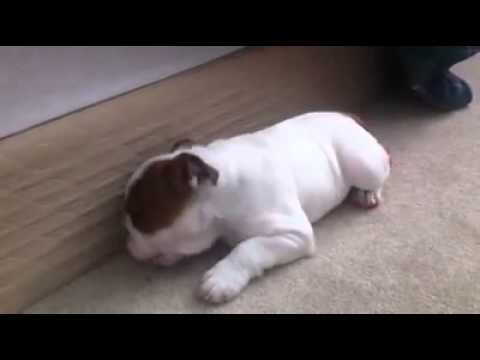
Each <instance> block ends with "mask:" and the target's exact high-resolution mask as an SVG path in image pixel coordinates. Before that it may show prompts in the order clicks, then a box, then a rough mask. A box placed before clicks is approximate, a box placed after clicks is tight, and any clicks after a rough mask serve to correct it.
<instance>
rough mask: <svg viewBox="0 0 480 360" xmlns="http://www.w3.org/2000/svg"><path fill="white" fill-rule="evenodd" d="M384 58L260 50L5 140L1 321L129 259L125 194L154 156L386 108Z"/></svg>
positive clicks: (0, 155) (1, 153) (0, 159)
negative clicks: (317, 114) (100, 267)
mask: <svg viewBox="0 0 480 360" xmlns="http://www.w3.org/2000/svg"><path fill="white" fill-rule="evenodd" d="M382 61H383V60H382V52H381V50H379V49H376V48H366V47H267V48H251V49H246V50H244V51H241V52H238V53H235V54H232V55H230V56H227V57H225V58H222V59H219V60H217V61H214V62H212V63H209V64H206V65H203V66H200V67H199V68H196V69H193V70H190V71H188V72H185V73H182V74H179V75H177V76H174V77H171V78H169V79H166V80H163V81H161V82H159V83H157V84H154V85H151V86H148V87H145V88H143V89H140V90H137V91H134V92H132V93H129V94H126V95H124V96H120V97H118V98H115V99H113V100H110V101H107V102H104V103H101V104H97V105H95V106H93V107H90V108H87V109H85V110H82V111H80V112H77V113H73V114H70V115H68V116H65V117H63V118H61V119H58V120H55V121H53V122H50V123H47V124H45V125H43V126H40V127H37V128H34V129H31V130H29V131H27V132H25V133H22V134H19V135H16V136H14V137H11V138H8V139H5V140H3V141H1V142H0V183H1V184H2V186H1V188H0V312H18V311H20V310H21V309H23V308H24V307H25V306H28V305H30V304H32V303H33V302H34V301H36V300H38V299H40V298H42V297H43V296H45V295H46V294H48V293H49V292H51V291H53V290H55V289H56V288H58V287H59V286H61V285H63V284H65V283H66V282H68V281H71V280H72V279H74V278H75V277H77V276H79V275H80V274H82V273H83V272H85V271H87V270H89V269H91V268H92V267H94V266H95V265H96V264H98V263H99V262H101V261H103V260H105V259H106V258H107V257H108V255H110V254H112V253H114V252H116V251H118V250H120V249H123V241H124V233H123V230H122V225H121V221H120V220H121V219H120V209H121V202H122V199H121V194H122V191H123V188H124V185H125V182H126V180H127V178H128V176H129V174H130V173H131V172H132V171H133V170H134V169H135V167H136V166H137V165H138V164H139V163H140V162H142V161H143V160H145V159H146V158H148V157H150V156H152V155H155V154H158V153H160V152H162V151H165V150H166V149H167V148H168V147H169V146H170V145H171V144H172V142H174V141H175V140H176V139H178V138H180V137H184V136H188V137H192V138H194V139H196V140H198V141H208V140H210V139H213V138H218V137H226V136H231V135H234V134H238V133H241V132H246V131H251V130H255V129H258V128H262V127H265V126H268V125H270V124H272V123H275V122H277V121H280V120H283V119H284V118H287V117H289V116H291V115H294V114H299V113H302V112H306V111H312V110H348V111H355V110H357V109H360V108H361V107H363V106H366V105H368V104H369V103H371V102H372V101H373V100H374V99H377V98H378V95H379V94H380V93H381V90H382V88H383V84H384V80H385V79H384V75H383V72H382V70H381V69H382V64H383V63H382Z"/></svg>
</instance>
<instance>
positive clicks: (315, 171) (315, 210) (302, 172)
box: [291, 149, 350, 222]
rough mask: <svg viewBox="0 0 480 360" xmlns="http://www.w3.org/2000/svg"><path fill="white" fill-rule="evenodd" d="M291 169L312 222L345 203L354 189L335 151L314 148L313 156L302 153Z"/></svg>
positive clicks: (301, 200)
mask: <svg viewBox="0 0 480 360" xmlns="http://www.w3.org/2000/svg"><path fill="white" fill-rule="evenodd" d="M295 160H296V161H292V165H291V169H292V174H293V177H294V179H295V183H296V186H297V193H298V198H299V200H300V204H301V205H302V208H303V210H304V211H305V214H306V215H307V217H308V219H309V220H310V222H315V221H317V220H319V219H320V218H322V217H323V216H325V215H326V214H327V213H328V212H330V211H331V210H333V209H334V208H335V207H337V206H338V205H339V204H341V203H342V202H343V201H344V200H345V198H346V196H347V195H348V193H349V191H350V184H349V182H348V181H347V179H345V177H344V175H343V173H342V171H341V168H340V165H339V163H338V158H337V156H336V154H335V152H334V151H333V150H330V149H324V151H318V150H317V149H312V151H311V152H310V157H308V156H298V157H297V159H295Z"/></svg>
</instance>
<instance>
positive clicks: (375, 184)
mask: <svg viewBox="0 0 480 360" xmlns="http://www.w3.org/2000/svg"><path fill="white" fill-rule="evenodd" d="M181 152H186V153H190V154H194V155H196V156H198V157H199V158H201V159H202V160H203V161H204V162H205V163H207V164H209V165H210V166H211V167H213V168H215V169H217V170H218V172H219V179H218V184H217V186H210V185H205V186H203V185H202V186H200V185H197V184H196V183H195V179H194V182H193V183H192V186H197V189H196V191H197V196H196V197H195V199H194V201H193V202H192V204H191V206H189V207H188V208H187V209H185V210H184V211H183V212H182V213H181V214H180V215H179V217H178V218H177V219H176V220H175V222H174V223H173V224H172V225H171V226H169V227H168V228H165V229H162V230H159V231H157V232H155V233H154V234H150V235H147V234H142V233H141V232H139V231H138V230H136V229H135V228H134V226H133V225H132V223H131V221H130V220H129V219H128V217H127V220H126V226H127V228H128V230H129V233H130V240H129V243H128V249H129V251H130V253H131V254H132V255H133V256H134V257H135V258H137V259H140V260H150V261H153V262H154V263H157V264H161V265H171V264H173V263H175V262H176V261H178V260H179V259H180V258H182V257H184V256H188V255H194V254H198V253H200V252H202V251H204V250H206V249H208V248H210V247H211V246H212V245H213V244H214V242H215V241H216V240H217V239H218V238H222V239H226V241H227V242H228V243H229V244H230V245H231V246H232V247H233V249H232V251H231V252H230V253H229V254H228V255H227V256H226V257H225V258H224V259H222V260H220V261H219V262H218V263H217V264H216V265H215V266H213V268H211V269H210V270H209V271H207V272H206V274H205V275H204V276H203V279H202V281H201V284H200V288H199V290H200V291H199V293H200V295H201V296H202V297H203V298H204V299H205V300H208V301H211V302H223V301H228V300H230V299H232V298H234V297H235V296H237V295H238V294H239V293H240V292H241V290H242V289H243V288H244V287H245V286H246V285H247V284H248V283H249V281H250V280H251V279H253V278H255V277H258V276H260V275H262V274H263V273H264V271H265V270H267V269H270V268H272V267H274V266H277V265H281V264H287V263H290V262H292V261H295V260H297V259H300V258H303V257H307V256H311V255H312V254H313V253H314V251H315V238H314V233H313V229H312V225H311V223H313V222H315V221H317V220H319V219H320V218H322V217H323V216H324V215H325V214H327V213H328V212H329V211H330V210H332V209H334V208H335V207H336V206H337V205H339V204H340V203H341V202H343V200H344V199H345V198H346V197H347V195H348V193H349V191H350V190H351V189H352V188H356V189H359V191H358V193H357V195H356V196H357V201H360V202H364V203H365V205H366V206H367V207H369V206H372V205H376V204H378V202H379V201H380V193H381V189H382V186H383V184H384V182H385V180H386V179H387V178H388V176H389V174H390V163H389V155H388V154H387V152H386V151H385V150H384V148H383V147H382V146H381V145H380V144H379V143H378V142H377V140H376V139H375V138H374V137H373V136H372V135H371V134H370V133H369V132H367V131H366V130H365V129H364V128H363V127H362V126H360V125H359V124H358V123H357V122H356V121H354V120H353V119H352V118H351V117H349V116H348V115H345V114H342V113H334V112H324V113H308V114H304V115H300V116H297V117H293V118H290V119H288V120H285V121H283V122H281V123H278V124H276V125H274V126H271V127H269V128H267V129H264V130H261V131H258V132H254V133H251V134H245V135H241V136H237V137H234V138H231V139H227V140H218V141H215V142H213V143H211V144H209V145H208V146H194V147H192V148H189V149H179V150H177V151H175V152H173V153H169V154H165V155H161V156H158V157H155V158H153V159H150V160H148V161H147V162H146V163H145V164H143V165H142V166H141V167H140V168H139V169H137V171H136V172H135V174H134V175H133V176H132V178H131V180H130V181H129V184H128V185H127V194H128V188H129V187H130V186H131V185H132V183H133V182H135V180H136V179H138V178H139V177H140V176H141V175H142V173H143V171H144V170H145V169H146V167H147V166H148V165H149V164H151V163H152V162H154V161H158V160H166V159H172V158H174V157H175V156H176V155H178V154H179V153H181Z"/></svg>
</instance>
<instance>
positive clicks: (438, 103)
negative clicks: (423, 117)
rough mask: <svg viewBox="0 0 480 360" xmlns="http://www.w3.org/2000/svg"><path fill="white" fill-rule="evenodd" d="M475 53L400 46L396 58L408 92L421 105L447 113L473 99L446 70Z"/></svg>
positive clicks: (457, 48) (472, 49)
mask: <svg viewBox="0 0 480 360" xmlns="http://www.w3.org/2000/svg"><path fill="white" fill-rule="evenodd" d="M479 51H480V47H479V46H400V47H398V48H397V49H396V55H397V57H398V60H399V62H400V66H401V67H402V69H403V71H404V76H405V80H406V85H407V86H408V87H409V89H410V90H412V91H413V92H414V94H415V95H416V96H417V97H418V98H420V99H421V100H422V101H424V102H426V103H428V104H430V105H432V106H434V107H436V108H438V109H441V110H446V111H449V110H457V109H461V108H463V107H465V106H467V105H468V104H469V103H470V102H471V101H472V99H473V94H472V90H471V89H470V86H469V85H468V84H467V83H466V82H465V81H464V80H463V79H461V78H459V77H458V76H456V75H455V74H453V73H452V72H451V71H450V68H451V67H452V66H453V65H455V64H457V63H459V62H461V61H464V60H466V59H468V58H470V57H472V56H473V55H475V54H476V53H477V52H479Z"/></svg>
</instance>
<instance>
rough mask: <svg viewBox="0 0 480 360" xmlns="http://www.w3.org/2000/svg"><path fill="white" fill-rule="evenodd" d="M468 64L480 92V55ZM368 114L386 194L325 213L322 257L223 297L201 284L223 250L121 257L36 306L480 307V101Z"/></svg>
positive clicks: (246, 309) (398, 103)
mask: <svg viewBox="0 0 480 360" xmlns="http://www.w3.org/2000/svg"><path fill="white" fill-rule="evenodd" d="M457 72H458V73H460V74H462V75H464V76H465V77H466V78H468V79H469V81H470V82H471V83H472V84H473V86H474V89H475V92H476V94H479V93H480V63H479V60H478V59H474V60H472V61H469V62H467V63H464V64H461V65H460V66H459V67H458V68H457ZM368 122H369V124H370V125H371V129H372V131H373V132H374V133H375V134H376V135H377V136H378V137H379V138H380V139H381V140H382V142H384V143H385V144H386V145H387V146H388V147H389V149H390V151H391V153H392V155H393V165H394V169H393V174H392V177H391V180H390V182H389V183H388V186H387V188H386V191H385V203H384V204H383V206H382V207H380V208H378V209H376V210H373V211H369V212H365V211H361V210H357V209H353V208H351V207H349V206H344V207H342V208H340V209H338V210H337V211H335V212H333V213H332V214H331V215H330V216H328V217H327V218H325V219H324V220H323V221H321V222H320V223H319V224H318V225H317V226H316V229H317V238H318V252H317V256H316V257H315V258H313V259H308V260H304V261H300V262H297V263H295V264H292V265H290V266H286V267H283V268H280V269H276V270H274V271H271V272H269V273H268V274H267V276H265V277H263V278H262V279H260V280H258V281H255V282H253V283H252V284H251V286H250V287H248V288H247V289H246V291H245V292H244V293H243V294H242V295H241V296H240V297H239V298H238V299H237V300H235V301H233V302H231V303H229V304H226V305H222V306H216V307H215V306H208V305H205V304H203V303H201V302H199V301H197V300H196V299H195V297H194V296H193V293H194V289H195V288H196V286H197V284H198V281H199V280H200V278H201V276H202V273H203V272H204V271H205V270H207V269H208V268H209V266H211V265H212V264H213V263H214V261H215V259H217V258H218V257H219V256H221V255H222V253H224V249H222V248H218V249H216V250H215V251H213V252H211V253H209V254H206V255H205V256H201V257H199V258H196V259H191V260H190V261H188V262H186V263H184V264H182V265H181V266H178V267H176V268H172V269H168V270H163V269H154V268H150V267H148V266H144V265H139V264H137V263H134V262H133V261H131V260H130V259H129V258H127V256H125V255H120V256H117V257H116V258H114V259H112V260H111V261H110V262H108V263H107V264H105V265H104V266H102V267H100V268H98V269H96V270H94V271H92V272H90V273H88V274H86V275H85V276H83V277H82V278H80V279H78V280H76V281H75V282H73V283H72V284H70V285H69V286H67V287H65V288H64V289H62V290H60V291H58V292H57V293H55V294H53V295H52V296H50V297H49V298H47V299H45V300H44V301H42V302H40V303H38V304H36V305H35V306H33V307H32V308H30V309H28V310H27V311H26V312H27V313H465V312H475V313H479V312H480V199H479V194H480V193H479V189H480V100H476V101H475V102H474V103H473V104H472V105H471V106H470V107H469V108H468V109H466V110H463V111H459V112H456V113H451V114H435V113H433V112H431V111H430V110H428V109H425V108H423V107H421V106H418V105H416V104H413V103H411V102H408V101H404V100H394V101H391V102H389V103H385V104H379V105H378V106H376V107H375V108H373V109H372V110H371V111H370V114H369V121H368Z"/></svg>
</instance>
